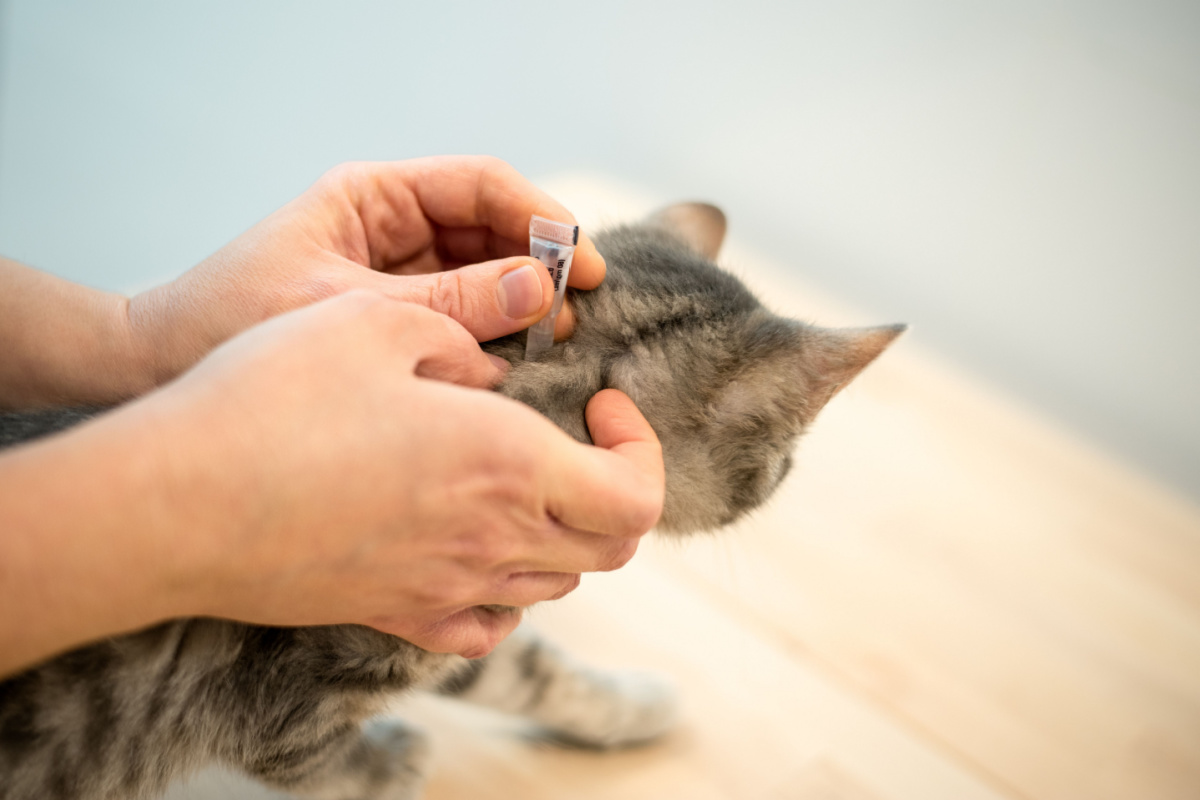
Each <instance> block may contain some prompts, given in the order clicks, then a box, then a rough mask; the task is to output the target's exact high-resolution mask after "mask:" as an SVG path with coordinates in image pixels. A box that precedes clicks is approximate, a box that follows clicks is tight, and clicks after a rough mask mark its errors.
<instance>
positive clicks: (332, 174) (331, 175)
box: [317, 161, 363, 189]
mask: <svg viewBox="0 0 1200 800" xmlns="http://www.w3.org/2000/svg"><path fill="white" fill-rule="evenodd" d="M362 171H363V162H361V161H343V162H342V163H341V164H338V165H337V166H335V167H332V168H331V169H328V170H326V171H325V174H324V175H322V176H321V179H320V180H319V181H317V185H318V186H320V187H322V188H325V189H333V188H335V187H341V186H345V185H346V184H348V183H353V182H354V181H355V180H357V179H358V176H359V175H361V174H362Z"/></svg>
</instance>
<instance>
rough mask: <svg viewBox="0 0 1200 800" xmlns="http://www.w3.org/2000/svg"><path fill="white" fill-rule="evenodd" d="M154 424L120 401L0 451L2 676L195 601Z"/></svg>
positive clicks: (192, 559)
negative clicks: (108, 410)
mask: <svg viewBox="0 0 1200 800" xmlns="http://www.w3.org/2000/svg"><path fill="white" fill-rule="evenodd" d="M135 405H141V404H135ZM157 430H158V426H157V425H156V424H155V420H154V418H153V414H152V413H151V414H147V413H146V411H145V410H144V409H137V408H131V409H128V410H124V409H123V410H122V411H119V412H115V413H113V414H110V415H106V417H105V418H103V419H102V420H98V421H95V422H92V423H87V424H85V425H82V426H80V427H78V428H75V429H72V430H71V431H69V432H67V433H65V434H60V435H58V436H54V437H51V438H49V439H47V440H44V441H42V442H37V443H33V444H29V445H25V446H22V447H18V448H15V449H13V450H9V451H5V453H4V454H2V455H0V609H3V610H4V611H3V613H2V614H0V676H3V675H4V674H7V673H10V672H13V671H15V670H18V669H20V668H22V667H25V666H29V665H31V664H33V663H36V662H37V661H40V660H42V659H44V658H47V657H49V656H52V655H54V654H56V653H58V652H62V651H64V650H67V649H70V648H72V647H74V646H77V645H79V644H82V643H85V642H88V641H92V640H95V639H98V638H102V637H104V636H108V635H112V634H115V633H119V632H123V631H128V630H133V629H137V628H141V627H144V626H146V625H150V624H153V623H155V622H157V621H160V620H163V619H167V618H170V617H174V616H181V615H185V614H187V613H188V612H193V613H195V611H197V609H194V608H193V606H194V605H195V602H194V601H195V597H196V595H195V586H194V584H193V582H192V577H193V576H194V575H196V574H197V572H196V571H195V570H194V569H193V568H192V565H193V564H195V563H197V561H198V559H197V558H196V548H197V547H198V545H197V544H196V543H195V542H194V541H192V540H190V537H187V536H184V535H181V532H182V531H184V530H186V527H185V526H181V525H180V524H179V519H178V516H179V511H178V509H177V508H176V507H175V506H174V505H173V504H172V496H171V495H172V492H171V491H170V487H171V486H172V482H171V475H170V462H169V460H166V459H164V454H165V453H166V452H167V451H168V448H169V447H170V446H171V444H172V443H171V442H169V441H162V440H161V439H162V437H161V436H158V435H156V433H157ZM197 538H202V537H197Z"/></svg>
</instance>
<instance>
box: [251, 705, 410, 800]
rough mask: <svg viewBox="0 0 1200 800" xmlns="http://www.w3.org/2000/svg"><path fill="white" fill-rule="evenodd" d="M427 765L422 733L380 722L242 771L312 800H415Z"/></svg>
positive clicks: (276, 755) (262, 760) (392, 721)
mask: <svg viewBox="0 0 1200 800" xmlns="http://www.w3.org/2000/svg"><path fill="white" fill-rule="evenodd" d="M428 762H429V744H428V741H427V739H426V737H425V735H424V734H423V733H421V732H420V731H418V730H417V729H415V728H412V727H409V726H408V725H406V724H405V723H404V722H402V721H401V720H398V719H383V718H379V719H374V720H371V721H369V722H367V723H366V724H365V725H363V726H361V727H360V726H358V725H350V726H347V727H346V728H345V729H342V730H339V731H337V732H335V733H333V734H332V735H330V736H327V737H325V738H324V739H323V740H322V741H319V742H314V743H313V744H311V745H310V746H308V747H305V748H296V749H295V750H292V751H287V752H282V751H281V752H274V753H271V754H270V755H265V754H264V755H262V756H261V757H260V758H259V759H258V760H257V761H255V762H252V763H250V764H246V765H244V768H245V769H246V771H247V772H248V773H250V774H251V775H253V776H254V777H256V778H258V779H259V780H261V781H262V782H263V783H266V784H268V785H270V786H274V787H276V788H279V789H282V790H284V791H286V792H288V793H290V794H293V795H295V796H297V797H303V798H312V800H416V798H418V797H420V796H421V789H422V787H423V786H424V783H425V774H426V771H427V767H428Z"/></svg>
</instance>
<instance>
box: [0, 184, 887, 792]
mask: <svg viewBox="0 0 1200 800" xmlns="http://www.w3.org/2000/svg"><path fill="white" fill-rule="evenodd" d="M724 232H725V217H724V215H723V214H722V213H721V212H720V211H719V210H718V209H716V208H715V207H713V206H709V205H705V204H700V203H685V204H679V205H675V206H671V207H669V208H667V209H664V210H663V211H660V212H658V213H657V214H654V215H652V216H650V217H649V218H647V219H645V220H643V221H642V222H640V223H637V224H632V225H626V226H621V227H616V228H613V229H611V230H607V231H604V232H602V233H600V234H599V235H597V236H596V238H595V243H596V246H597V248H598V249H599V250H600V252H601V253H602V254H603V255H604V257H605V259H606V261H607V263H608V274H607V277H606V279H605V281H604V283H603V284H602V285H601V286H600V287H599V288H598V289H595V290H593V291H590V292H583V291H578V292H576V291H572V294H571V303H572V308H573V310H574V312H575V316H576V329H575V333H574V335H573V336H572V338H571V339H570V340H568V341H566V342H564V343H560V344H557V345H555V346H554V347H553V348H552V349H551V350H550V351H549V352H547V353H544V354H543V355H541V356H540V357H538V358H537V359H536V360H533V361H526V360H524V339H523V337H522V336H521V335H514V336H510V337H506V338H504V339H500V340H497V341H494V342H489V343H487V344H486V345H485V346H484V347H485V349H486V350H487V351H488V352H491V353H494V354H496V355H499V356H502V357H504V358H506V359H508V360H509V361H510V362H511V364H512V367H511V369H510V370H509V372H508V374H507V376H506V377H505V379H504V381H503V383H502V384H501V386H500V387H499V389H498V390H499V391H501V392H502V393H504V394H506V395H508V396H510V397H513V398H516V399H518V400H521V401H524V402H525V403H528V404H529V405H531V406H533V407H534V408H536V409H537V410H538V411H540V412H542V413H543V414H545V415H546V416H548V417H549V418H550V419H551V420H553V421H554V422H555V423H556V424H558V425H559V426H560V427H561V428H562V429H563V430H565V431H566V432H567V433H569V434H570V435H571V436H573V437H575V438H576V439H578V440H580V441H584V442H588V441H590V439H589V437H588V432H587V427H586V424H585V422H584V406H585V404H586V403H587V401H588V399H589V398H590V397H591V396H592V395H594V394H595V393H596V392H597V391H599V390H601V389H603V388H605V387H615V388H617V389H620V390H622V391H624V392H626V393H627V394H628V395H630V397H632V398H633V400H634V401H635V403H636V404H637V406H638V408H639V409H640V410H641V411H642V413H643V414H644V415H645V417H646V418H647V420H649V422H650V423H651V425H652V426H653V427H654V429H655V431H656V432H657V433H658V436H659V438H660V440H661V442H662V447H663V459H664V463H665V466H666V500H665V505H664V508H663V514H662V519H661V521H660V523H659V524H658V526H657V529H658V530H659V531H662V532H665V533H674V534H684V533H689V532H693V531H702V530H712V529H715V528H719V527H722V526H725V525H728V524H729V523H731V522H733V521H735V520H737V519H739V518H741V517H742V516H744V515H745V514H746V513H748V512H749V511H751V510H752V509H754V508H756V507H758V506H759V505H761V504H762V503H763V502H764V501H765V500H766V499H767V498H768V497H769V496H770V495H771V493H772V492H773V491H774V490H775V489H776V487H778V485H779V484H780V482H781V481H782V480H783V478H784V476H785V475H786V474H787V472H788V468H789V466H790V464H791V451H792V447H793V445H794V444H795V441H796V439H797V438H798V437H799V436H800V434H801V433H802V432H803V431H804V430H805V428H806V427H807V426H808V425H809V424H810V423H811V422H812V420H813V417H814V416H815V415H816V413H817V412H818V411H819V410H820V409H821V408H822V407H823V406H824V405H825V403H826V402H828V401H829V399H830V398H831V397H832V396H833V395H834V394H835V393H836V392H837V391H838V390H839V389H840V388H841V387H842V386H844V385H845V384H846V382H847V381H849V380H850V379H851V378H853V377H854V376H855V375H857V374H858V373H859V372H860V371H861V370H862V369H863V368H864V367H865V366H866V365H867V364H868V363H870V362H871V361H872V360H873V359H874V358H875V357H876V356H878V355H879V354H880V353H881V352H882V351H883V350H884V348H886V347H887V346H888V344H890V343H891V342H892V340H893V339H895V337H896V336H897V335H899V334H900V332H901V331H903V330H904V326H902V325H894V326H887V327H879V328H867V329H848V330H830V329H822V328H817V327H813V326H809V325H806V324H803V323H799V322H794V321H791V320H788V319H784V318H782V317H779V316H776V315H775V314H773V313H771V312H769V311H767V310H766V309H765V308H764V307H763V305H762V304H761V303H760V302H759V301H758V300H757V299H756V298H755V297H754V296H753V295H752V294H751V293H750V292H749V291H748V290H747V289H746V288H745V287H744V286H743V285H742V283H741V282H740V281H738V280H737V279H736V278H734V277H733V276H731V275H730V274H728V273H726V272H724V271H723V270H721V269H720V268H718V267H717V266H716V264H715V263H714V262H713V259H714V258H715V257H716V254H717V251H718V249H719V247H720V245H721V241H722V239H723V237H724ZM95 411H96V410H94V409H83V410H49V411H40V412H32V413H27V414H16V415H7V416H4V417H0V446H3V445H6V444H13V443H16V442H19V441H24V440H27V439H30V438H34V437H36V436H38V435H42V434H44V433H48V432H52V431H55V430H59V429H61V428H63V427H67V426H69V425H71V424H74V423H76V422H79V421H81V420H84V419H86V418H87V417H88V416H90V415H91V414H92V413H95ZM412 689H424V690H429V691H433V692H437V693H440V694H443V695H448V696H453V697H457V698H460V699H462V700H465V701H468V702H473V703H478V704H481V705H485V706H489V707H492V708H496V709H499V710H501V711H506V712H511V713H514V714H520V715H523V716H525V717H527V718H529V719H530V720H532V721H534V722H535V723H537V724H538V725H540V726H542V728H544V729H545V730H546V731H547V733H548V735H551V736H553V737H556V738H558V739H561V740H564V741H568V742H572V743H575V744H577V745H583V746H591V747H597V748H608V747H620V746H628V745H634V744H637V743H641V742H646V741H649V740H652V739H654V738H655V737H657V736H659V735H661V734H663V733H664V732H665V731H666V730H668V729H669V728H670V726H671V724H672V721H673V717H674V709H675V701H674V694H673V692H672V691H671V689H670V688H669V686H668V685H666V684H665V683H664V682H663V681H661V680H660V679H655V678H653V677H650V676H638V675H633V674H617V673H604V672H599V671H595V670H591V669H588V668H587V667H584V666H582V665H579V664H576V663H575V662H573V661H572V660H571V659H570V658H569V657H568V656H567V655H566V654H564V653H562V652H561V651H559V650H558V649H557V648H555V647H554V646H553V645H551V644H550V643H548V642H546V641H544V640H543V639H541V638H540V637H539V636H538V635H537V634H536V633H534V632H533V631H532V630H531V629H529V628H528V627H526V626H521V627H520V628H518V629H517V631H516V632H515V633H514V634H513V635H511V636H510V637H509V638H508V639H506V640H505V641H504V642H502V643H501V644H500V645H499V646H498V647H497V648H496V649H495V650H494V651H493V652H492V653H491V654H490V655H489V656H487V657H485V658H482V659H477V660H472V661H468V660H465V659H463V658H460V657H458V656H454V655H444V654H435V653H430V652H427V651H424V650H421V649H419V648H417V647H416V646H415V645H412V644H410V643H408V642H406V641H404V640H402V639H399V638H396V637H393V636H389V635H387V634H383V633H380V632H378V631H375V630H373V629H371V628H367V627H363V626H357V625H331V626H323V627H299V628H276V627H264V626H256V625H247V624H243V623H239V622H232V621H227V620H216V619H183V620H176V621H172V622H167V623H164V624H160V625H157V626H154V627H151V628H149V629H146V630H143V631H140V632H136V633H132V634H128V635H123V636H117V637H113V638H110V639H106V640H104V641H101V642H97V643H95V644H91V645H87V646H84V647H81V648H79V649H76V650H74V651H72V652H69V653H66V654H65V655H61V656H58V657H56V658H53V659H50V660H49V661H47V662H45V663H43V664H41V665H39V666H35V667H33V668H31V669H28V670H27V671H25V672H23V673H19V674H17V675H15V676H12V677H10V678H8V679H6V680H3V681H0V800H32V799H33V798H38V800H41V799H42V798H62V799H63V800H66V798H72V799H74V798H81V799H85V800H92V799H96V800H99V799H100V798H105V799H107V798H142V797H152V796H155V795H157V794H159V793H161V792H162V791H164V790H165V788H166V786H167V784H168V783H169V782H170V781H171V780H172V779H173V778H175V777H178V776H182V775H185V774H187V773H189V772H191V771H193V770H195V769H198V768H199V767H201V766H204V765H205V764H209V763H213V762H217V763H222V764H224V765H226V766H229V767H233V768H235V769H240V770H241V771H243V772H245V773H247V774H249V775H251V776H253V777H255V778H257V779H259V780H261V781H262V782H264V783H266V784H268V785H270V786H272V787H275V788H277V789H281V790H284V791H286V792H290V793H292V794H295V795H297V796H302V797H312V798H328V799H329V800H342V799H343V798H363V799H365V800H397V799H398V798H413V797H417V796H418V795H419V793H420V788H421V783H422V772H423V768H424V764H425V756H426V746H425V744H424V742H423V739H422V737H421V735H420V734H419V732H417V731H415V730H413V729H411V728H410V727H408V726H407V725H405V724H404V723H403V722H402V721H400V720H395V719H386V720H385V719H381V718H376V717H375V715H376V714H378V713H379V712H380V711H381V710H382V708H383V706H384V705H385V704H386V702H387V701H388V699H389V698H390V697H393V696H394V695H396V694H397V693H400V692H404V691H407V690H412Z"/></svg>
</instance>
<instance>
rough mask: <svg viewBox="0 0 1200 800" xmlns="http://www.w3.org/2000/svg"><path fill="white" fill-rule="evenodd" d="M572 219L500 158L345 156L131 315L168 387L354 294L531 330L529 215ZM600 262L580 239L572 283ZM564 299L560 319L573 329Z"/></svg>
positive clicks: (477, 331)
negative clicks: (209, 357) (213, 353)
mask: <svg viewBox="0 0 1200 800" xmlns="http://www.w3.org/2000/svg"><path fill="white" fill-rule="evenodd" d="M533 214H537V215H539V216H542V217H546V218H549V219H554V220H557V221H560V222H574V217H572V216H571V214H570V213H569V212H567V211H566V209H564V208H563V207H562V206H561V205H559V204H558V203H557V202H555V201H554V200H553V199H551V198H550V197H549V196H548V195H546V194H545V193H544V192H542V191H541V190H539V189H538V188H537V187H535V186H534V185H533V184H531V183H530V182H529V181H527V180H526V179H525V178H523V177H522V176H521V175H520V174H519V173H518V172H517V171H516V170H514V169H513V168H512V167H510V166H509V165H508V164H506V163H504V162H503V161H500V160H498V159H494V158H488V157H469V156H446V157H437V158H425V159H416V160H412V161H399V162H387V163H358V164H344V165H342V166H339V167H337V168H335V169H333V170H331V171H330V172H328V173H327V174H326V175H324V176H323V177H322V178H321V179H320V180H319V181H318V182H317V183H316V184H314V185H313V186H312V187H311V188H310V189H309V190H308V191H306V192H305V193H304V194H302V195H301V196H300V197H298V198H297V199H296V200H294V201H292V202H291V203H289V204H288V205H286V206H284V207H283V208H282V209H280V210H279V211H277V212H275V213H274V214H272V215H271V216H269V217H267V219H265V220H263V221H262V222H260V223H259V224H258V225H255V226H254V227H253V228H251V229H250V230H249V231H247V232H246V233H244V234H243V235H241V236H240V237H238V238H237V239H235V240H234V241H233V242H231V243H230V244H229V245H227V246H225V247H224V248H222V249H221V250H219V251H218V252H217V253H215V254H214V255H212V256H211V257H209V258H208V259H206V260H205V261H203V262H201V263H200V264H198V265H197V266H196V267H194V268H193V269H191V270H189V271H188V272H186V273H184V274H183V275H181V276H180V277H179V278H177V279H175V280H174V281H172V282H171V283H168V284H165V285H164V286H160V287H157V288H155V289H152V290H149V291H147V292H144V293H142V294H140V295H137V296H136V297H134V298H132V299H131V300H130V305H129V320H130V323H131V325H132V328H133V336H134V339H135V341H138V342H140V343H141V349H142V351H143V352H144V353H146V360H147V362H148V363H149V364H150V366H149V369H150V370H151V371H152V372H153V381H154V383H162V382H164V381H166V380H169V379H171V378H173V377H174V376H176V375H178V374H179V373H181V372H183V371H184V370H186V369H187V368H188V367H190V366H191V365H192V364H194V363H195V362H196V361H198V360H199V359H200V358H202V357H203V356H204V355H205V354H206V353H208V352H209V351H210V350H212V349H213V348H214V347H216V346H217V345H219V344H221V343H222V342H224V341H225V340H227V339H229V338H231V337H233V336H234V335H236V334H237V333H239V332H241V331H242V330H245V329H247V328H249V327H251V326H253V325H255V324H257V323H259V322H262V321H263V320H266V319H268V318H270V317H273V316H276V315H278V314H281V313H283V312H285V311H289V310H291V309H294V308H298V307H300V306H304V305H307V304H309V303H313V302H315V301H317V300H321V299H324V298H326V297H330V296H333V295H337V294H341V293H343V292H347V291H350V290H352V289H360V288H365V289H373V290H375V291H379V292H382V293H384V294H386V295H388V296H390V297H393V298H396V299H399V300H406V301H410V302H414V303H419V304H421V305H424V306H427V307H429V308H431V309H433V310H435V311H439V312H442V313H445V314H447V315H449V316H450V317H452V318H454V319H455V320H457V321H458V322H459V323H460V324H462V325H463V327H465V328H466V329H467V330H468V331H469V332H470V333H471V334H472V335H473V336H474V337H475V339H476V340H477V341H481V342H482V341H487V340H489V339H494V338H497V337H500V336H504V335H507V334H510V333H515V332H516V331H519V330H522V329H524V328H527V327H529V326H530V325H531V324H533V323H534V322H536V321H537V320H538V319H541V318H542V317H543V316H545V314H546V313H547V312H548V311H549V310H550V304H551V302H552V299H553V284H552V283H551V281H550V277H549V275H548V274H547V272H546V270H545V268H544V267H542V266H541V265H540V263H539V262H538V261H536V260H534V259H531V258H529V257H528V255H527V254H528V252H529V218H530V216H531V215H533ZM604 270H605V265H604V259H603V258H602V257H601V256H600V254H599V253H598V252H597V251H596V248H595V246H594V245H593V244H592V242H591V241H590V240H589V239H588V238H587V237H586V236H584V235H580V237H579V246H578V248H577V250H576V252H575V259H574V262H573V264H572V267H571V273H570V276H569V280H568V283H569V284H570V285H571V286H574V287H577V288H581V289H593V288H595V287H596V286H598V285H599V284H600V282H601V281H602V280H603V279H604ZM572 323H573V318H572V316H571V311H570V308H569V306H568V305H564V307H563V311H562V313H561V314H560V315H559V318H558V322H557V325H556V327H555V335H556V337H557V338H563V337H565V336H566V335H568V334H569V332H570V328H571V325H572Z"/></svg>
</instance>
